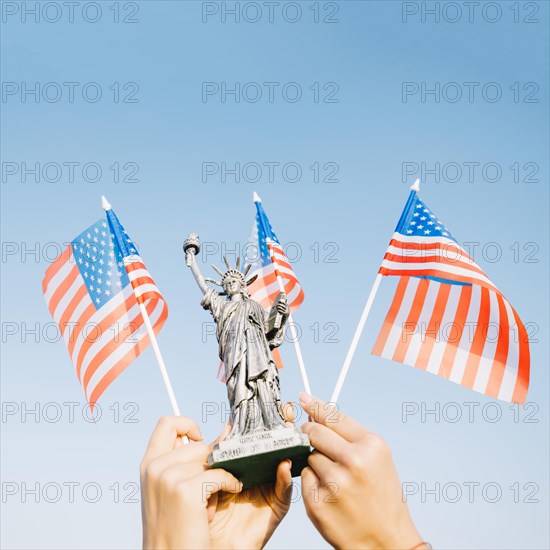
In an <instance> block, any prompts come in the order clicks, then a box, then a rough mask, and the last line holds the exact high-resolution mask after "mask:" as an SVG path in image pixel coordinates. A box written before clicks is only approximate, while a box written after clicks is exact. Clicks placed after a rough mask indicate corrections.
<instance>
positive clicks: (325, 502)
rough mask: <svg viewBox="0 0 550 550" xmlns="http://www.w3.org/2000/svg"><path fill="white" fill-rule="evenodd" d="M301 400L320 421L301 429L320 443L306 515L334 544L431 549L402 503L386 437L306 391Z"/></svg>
mask: <svg viewBox="0 0 550 550" xmlns="http://www.w3.org/2000/svg"><path fill="white" fill-rule="evenodd" d="M300 405H301V406H302V408H303V409H304V411H305V412H306V413H307V414H308V415H309V416H310V417H313V418H314V420H315V421H316V422H315V423H313V422H308V423H306V424H304V426H302V430H303V431H304V433H306V434H307V435H308V436H309V440H310V442H311V445H312V446H313V447H314V448H315V450H314V451H313V453H312V454H311V455H310V457H309V459H308V464H309V466H308V467H306V468H305V469H304V470H303V471H302V495H303V498H304V504H305V507H306V511H307V515H308V517H309V518H310V519H311V521H312V522H313V524H314V525H315V527H316V528H317V530H318V531H319V532H320V533H321V535H322V536H323V537H324V538H325V540H326V541H327V542H329V543H330V544H331V545H332V546H334V547H335V548H346V549H352V548H363V549H367V548H380V549H386V548H388V549H389V548H391V549H399V548H403V549H412V548H430V547H429V546H428V545H426V544H423V543H422V538H421V537H420V535H419V534H418V531H417V530H416V527H415V526H414V523H413V521H412V519H411V517H410V514H409V511H408V508H407V505H406V504H405V503H404V502H403V498H402V491H401V484H400V482H399V477H398V475H397V471H396V469H395V466H394V464H393V460H392V457H391V452H390V449H389V447H388V445H387V444H386V443H385V442H384V440H383V439H382V438H381V437H380V436H378V435H376V434H375V433H373V432H371V431H369V430H367V429H366V428H364V427H363V426H361V424H359V423H358V422H356V421H355V420H353V419H352V418H350V417H348V416H345V415H344V414H342V413H341V412H338V410H337V409H336V408H335V407H334V406H333V405H331V404H328V403H325V402H324V401H321V400H320V399H318V398H316V397H312V396H310V395H308V394H306V393H301V394H300Z"/></svg>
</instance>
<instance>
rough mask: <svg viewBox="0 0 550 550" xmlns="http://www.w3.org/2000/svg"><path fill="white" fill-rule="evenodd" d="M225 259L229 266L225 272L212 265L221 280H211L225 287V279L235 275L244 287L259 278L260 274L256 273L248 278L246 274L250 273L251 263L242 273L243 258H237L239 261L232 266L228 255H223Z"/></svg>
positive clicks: (210, 280)
mask: <svg viewBox="0 0 550 550" xmlns="http://www.w3.org/2000/svg"><path fill="white" fill-rule="evenodd" d="M223 261H224V262H225V265H226V266H227V271H226V272H225V273H224V272H223V271H222V270H221V269H218V268H217V267H216V266H215V265H212V269H213V270H214V271H215V272H216V273H217V274H218V275H220V277H221V281H215V280H214V279H208V281H209V282H211V283H214V284H215V285H218V286H221V287H223V285H224V283H225V281H226V280H227V279H228V278H229V277H235V278H237V279H239V281H240V282H241V285H242V286H243V287H246V286H248V285H251V284H252V283H253V282H254V281H255V280H256V279H257V278H258V275H254V276H253V277H251V278H250V279H249V280H248V281H247V280H246V276H247V275H248V272H249V271H250V268H251V267H252V265H251V264H247V265H246V267H245V268H244V271H243V272H242V273H241V270H240V266H241V258H240V257H239V258H237V263H236V264H235V267H234V268H233V267H231V265H229V261H228V260H227V256H224V257H223Z"/></svg>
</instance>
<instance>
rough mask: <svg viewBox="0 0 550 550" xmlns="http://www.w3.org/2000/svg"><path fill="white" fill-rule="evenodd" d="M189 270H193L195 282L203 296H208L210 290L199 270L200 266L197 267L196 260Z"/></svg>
mask: <svg viewBox="0 0 550 550" xmlns="http://www.w3.org/2000/svg"><path fill="white" fill-rule="evenodd" d="M189 268H190V269H191V273H193V277H195V281H197V284H198V285H199V288H200V289H201V292H202V293H203V294H206V291H207V290H208V285H207V284H206V281H205V280H204V277H203V276H202V273H201V271H200V269H199V266H198V265H197V262H196V260H194V261H193V263H192V264H191V265H190V266H189Z"/></svg>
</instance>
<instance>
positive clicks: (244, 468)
mask: <svg viewBox="0 0 550 550" xmlns="http://www.w3.org/2000/svg"><path fill="white" fill-rule="evenodd" d="M310 453H311V447H310V445H309V439H308V437H307V435H306V434H304V433H302V432H300V431H299V430H297V429H296V428H292V427H286V428H280V429H276V430H269V431H260V432H255V433H251V434H247V435H243V436H237V437H231V438H229V439H225V440H224V441H221V442H220V443H218V444H217V445H216V446H215V447H214V449H213V451H212V453H210V455H208V465H209V466H210V467H211V468H223V469H224V470H227V471H228V472H231V473H232V474H233V475H234V476H235V477H236V478H237V479H239V480H240V481H242V483H243V486H244V489H248V488H250V487H255V486H256V485H261V484H262V483H273V482H275V477H276V472H277V466H278V465H279V464H280V463H281V462H282V461H283V460H285V459H287V458H288V459H290V460H291V461H292V469H291V473H292V477H297V476H299V475H300V472H301V471H302V470H303V469H304V468H305V467H306V466H307V457H308V456H309V454H310Z"/></svg>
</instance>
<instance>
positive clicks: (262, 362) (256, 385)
mask: <svg viewBox="0 0 550 550" xmlns="http://www.w3.org/2000/svg"><path fill="white" fill-rule="evenodd" d="M199 249H200V241H199V239H198V236H197V235H195V234H191V235H190V236H189V237H188V238H187V240H186V241H185V243H184V251H185V254H186V263H187V265H188V266H189V268H190V269H191V272H192V273H193V275H194V277H195V280H196V281H197V284H198V286H199V288H200V289H201V291H202V292H203V294H204V297H203V299H202V301H201V305H202V307H203V308H204V309H206V310H208V311H210V313H211V314H212V317H213V318H214V321H215V322H216V326H217V329H216V337H217V339H218V353H219V356H220V359H221V361H222V362H223V366H224V368H225V383H226V385H227V395H228V398H229V404H230V406H231V414H232V419H231V423H232V429H231V433H230V434H229V437H230V438H232V437H235V436H243V435H247V434H250V433H254V432H260V431H266V430H276V429H280V428H286V427H287V426H286V425H285V422H284V418H283V416H282V414H281V397H280V387H279V375H278V369H277V365H276V364H275V361H274V360H273V356H272V354H271V350H272V349H274V348H276V347H278V346H280V345H281V343H282V342H283V340H284V334H285V323H286V321H287V319H288V314H289V307H288V304H287V301H286V297H285V296H284V295H283V294H280V295H279V297H278V299H277V300H276V301H275V303H274V304H273V308H272V310H275V311H274V313H275V314H276V315H277V314H278V315H277V316H278V320H277V322H276V323H275V326H273V324H274V323H273V322H271V320H272V319H273V315H271V316H269V315H268V312H267V311H266V310H265V309H264V308H263V306H262V305H261V304H259V303H258V302H255V301H254V300H252V299H251V298H250V297H249V295H248V292H247V287H248V285H250V284H252V283H253V282H254V281H255V280H256V278H257V275H255V276H254V277H252V278H250V279H249V280H246V276H247V274H248V272H249V270H250V267H251V265H250V264H248V265H247V266H246V267H245V268H244V271H243V272H242V273H241V271H240V258H237V263H236V265H235V267H234V268H232V267H231V266H230V264H229V262H228V261H227V258H226V257H224V261H225V265H226V267H227V271H225V272H223V271H221V270H220V269H218V268H217V267H216V266H214V265H213V266H212V267H213V269H214V270H215V271H216V273H217V274H218V275H219V276H220V280H215V279H210V278H207V279H205V278H204V277H203V276H202V273H201V272H200V269H199V266H198V265H197V262H196V260H195V254H196V252H198V250H199ZM207 282H209V283H212V284H214V285H216V286H218V287H221V288H222V289H223V290H222V291H221V292H220V291H218V290H216V289H215V288H212V287H210V286H208V284H207Z"/></svg>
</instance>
